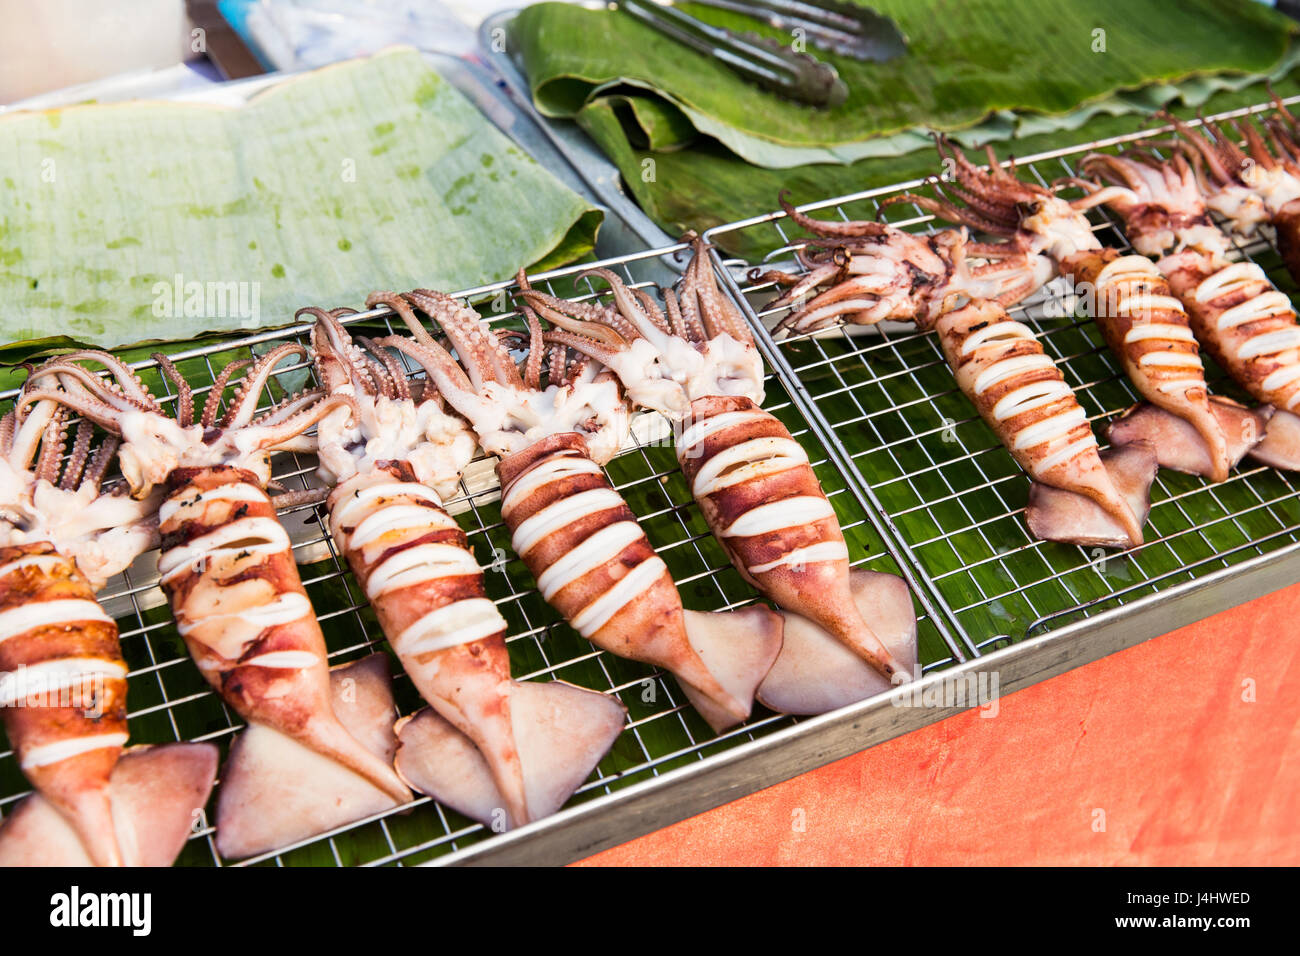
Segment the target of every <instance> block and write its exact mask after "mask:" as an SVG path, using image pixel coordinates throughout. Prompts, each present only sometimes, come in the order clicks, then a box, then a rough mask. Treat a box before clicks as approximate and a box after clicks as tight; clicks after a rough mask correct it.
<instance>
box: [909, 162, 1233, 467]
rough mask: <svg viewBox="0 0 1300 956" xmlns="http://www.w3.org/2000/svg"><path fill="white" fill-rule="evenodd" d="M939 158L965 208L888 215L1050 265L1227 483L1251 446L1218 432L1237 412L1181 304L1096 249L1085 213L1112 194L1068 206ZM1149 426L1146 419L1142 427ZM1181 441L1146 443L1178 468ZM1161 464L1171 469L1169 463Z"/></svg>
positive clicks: (925, 200) (1161, 285)
mask: <svg viewBox="0 0 1300 956" xmlns="http://www.w3.org/2000/svg"><path fill="white" fill-rule="evenodd" d="M940 152H941V153H942V154H943V155H944V157H945V158H946V159H948V160H951V161H952V162H953V164H954V166H955V169H956V174H955V178H956V185H955V187H953V188H952V189H951V191H952V192H953V194H954V196H956V197H958V198H961V199H965V201H966V203H965V205H960V204H958V203H957V202H955V201H953V200H952V199H951V198H949V197H948V196H947V195H946V193H945V191H944V189H943V188H942V187H939V186H936V190H937V191H938V192H939V193H940V197H941V198H938V199H936V198H934V197H929V196H916V195H913V194H910V193H905V194H902V195H900V196H894V197H891V198H890V199H889V200H888V201H887V202H886V205H888V204H892V203H897V202H914V203H916V204H917V205H919V206H920V207H921V208H923V209H926V210H929V211H930V212H933V213H935V214H936V215H938V216H941V217H942V218H945V219H948V220H949V221H952V222H960V223H964V224H966V225H969V226H972V227H973V228H977V229H981V230H984V231H986V232H990V233H993V234H995V235H1000V236H1006V237H1008V238H1010V239H1011V240H1012V242H1013V244H1014V245H1015V247H1016V248H1020V249H1023V250H1025V251H1027V252H1035V253H1043V254H1045V255H1047V256H1048V257H1049V258H1050V259H1051V261H1052V262H1053V263H1054V265H1055V267H1056V269H1057V271H1058V272H1059V273H1060V274H1061V275H1063V276H1066V277H1067V278H1069V279H1070V280H1071V281H1072V282H1073V283H1074V285H1075V288H1076V290H1077V291H1078V292H1080V293H1081V294H1082V296H1083V298H1084V305H1085V309H1086V310H1087V311H1088V313H1089V314H1091V315H1092V317H1093V320H1094V321H1095V322H1096V323H1097V326H1098V327H1099V328H1100V329H1101V332H1102V335H1103V336H1104V338H1105V339H1106V343H1107V345H1109V346H1110V349H1111V351H1112V352H1113V353H1114V354H1115V355H1116V356H1117V357H1118V358H1119V359H1120V361H1121V363H1122V364H1123V367H1124V371H1125V373H1126V374H1127V375H1128V378H1129V381H1131V382H1132V383H1133V385H1134V387H1135V388H1136V389H1137V390H1138V393H1139V394H1140V395H1141V396H1142V397H1143V398H1144V399H1145V400H1146V401H1147V402H1148V403H1149V404H1150V405H1152V406H1154V407H1156V408H1158V409H1161V410H1163V411H1165V412H1168V413H1169V415H1171V416H1174V417H1177V418H1179V419H1181V420H1182V421H1184V422H1186V423H1187V424H1188V425H1190V426H1191V428H1192V429H1193V430H1194V432H1195V434H1196V435H1197V436H1198V437H1199V443H1200V444H1201V445H1202V446H1203V447H1202V448H1201V449H1196V451H1199V452H1203V455H1204V458H1205V459H1206V460H1207V461H1208V464H1209V467H1208V468H1207V470H1206V477H1208V478H1209V479H1210V480H1212V481H1223V480H1224V479H1226V478H1227V476H1228V470H1229V468H1231V467H1232V466H1233V465H1235V464H1236V463H1237V461H1239V460H1240V458H1241V457H1242V455H1244V454H1245V452H1246V451H1247V450H1249V445H1245V447H1242V445H1243V443H1241V442H1239V441H1234V440H1233V436H1232V435H1230V434H1229V432H1230V431H1232V430H1233V428H1229V429H1228V430H1227V431H1225V428H1224V419H1225V418H1226V417H1232V416H1233V409H1234V408H1235V406H1232V405H1231V403H1228V404H1226V405H1225V404H1218V405H1216V404H1215V403H1212V402H1211V400H1210V392H1209V388H1208V386H1207V385H1206V383H1205V369H1204V366H1203V365H1202V362H1201V358H1200V353H1199V349H1198V347H1197V342H1196V336H1195V335H1194V334H1193V330H1192V327H1191V325H1190V323H1189V320H1188V316H1187V311H1186V309H1185V308H1184V307H1183V303H1182V302H1181V301H1180V300H1179V299H1178V298H1177V297H1176V296H1175V295H1174V293H1173V290H1172V289H1171V288H1170V285H1169V282H1168V280H1166V279H1165V277H1164V276H1163V275H1161V273H1160V271H1159V270H1158V269H1157V268H1156V267H1155V266H1154V265H1153V264H1152V263H1151V262H1150V261H1149V260H1147V259H1145V257H1143V256H1124V255H1120V254H1119V253H1118V252H1116V251H1115V250H1113V249H1104V248H1102V245H1101V243H1100V241H1098V239H1097V237H1096V236H1095V235H1094V234H1093V231H1092V226H1091V225H1090V224H1089V222H1088V219H1087V217H1086V216H1085V215H1084V210H1085V209H1088V208H1091V207H1092V206H1094V205H1097V204H1099V203H1102V202H1106V201H1107V200H1108V199H1110V198H1111V197H1112V196H1113V195H1114V194H1113V193H1112V192H1110V191H1107V190H1101V191H1097V192H1094V193H1092V194H1091V195H1088V196H1085V197H1083V198H1082V199H1076V200H1073V201H1069V200H1066V199H1062V198H1061V197H1059V196H1057V195H1056V194H1055V193H1053V192H1052V191H1051V190H1050V189H1045V188H1043V187H1041V186H1038V185H1035V184H1031V183H1026V182H1022V181H1021V180H1020V179H1019V178H1017V177H1016V176H1015V175H1014V174H1013V173H1012V172H1009V171H1007V170H1005V169H1003V168H1002V167H1001V166H1000V165H998V163H997V161H996V157H994V156H993V154H992V152H991V151H990V153H989V168H988V170H982V169H980V168H979V167H977V166H975V165H974V164H973V163H971V162H970V161H969V160H968V159H967V158H966V157H965V156H964V155H963V154H962V152H961V150H959V149H957V148H956V147H955V146H952V145H951V144H949V143H947V141H946V140H940ZM1155 228H1159V227H1158V226H1157V227H1155ZM1236 411H1237V412H1239V413H1240V414H1238V415H1237V416H1236V418H1237V419H1240V417H1241V416H1242V415H1246V414H1248V413H1246V412H1245V411H1244V410H1242V409H1236ZM1148 420H1153V419H1152V418H1150V417H1148V418H1144V419H1142V421H1148ZM1232 424H1233V426H1235V425H1236V424H1237V421H1233V423H1232ZM1238 431H1239V430H1238ZM1184 434H1186V431H1185V430H1180V429H1174V428H1169V429H1163V430H1161V431H1159V432H1156V433H1152V434H1148V435H1147V437H1148V438H1149V439H1151V440H1152V441H1153V442H1154V443H1155V444H1156V447H1157V451H1159V452H1161V453H1163V452H1164V450H1165V449H1167V448H1168V449H1171V452H1170V454H1171V455H1176V456H1178V457H1179V459H1180V460H1182V459H1185V458H1186V457H1187V456H1188V454H1189V451H1188V449H1186V448H1183V447H1179V448H1177V449H1174V448H1173V446H1172V444H1171V443H1170V439H1172V438H1174V437H1177V436H1182V435H1184ZM1230 445H1231V446H1233V450H1232V451H1230V448H1229V446H1230ZM1165 460H1166V461H1169V460H1170V458H1169V456H1166V459H1165Z"/></svg>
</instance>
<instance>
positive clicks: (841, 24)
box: [618, 0, 907, 107]
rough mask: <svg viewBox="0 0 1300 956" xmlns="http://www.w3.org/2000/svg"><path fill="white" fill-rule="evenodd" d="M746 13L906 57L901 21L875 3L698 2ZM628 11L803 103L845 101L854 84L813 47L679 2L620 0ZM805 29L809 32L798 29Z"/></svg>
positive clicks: (828, 40)
mask: <svg viewBox="0 0 1300 956" xmlns="http://www.w3.org/2000/svg"><path fill="white" fill-rule="evenodd" d="M696 2H699V3H702V4H704V5H705V6H710V7H717V8H718V9H720V10H729V11H732V12H736V13H743V14H745V15H747V16H750V17H754V18H755V19H757V20H761V21H763V22H765V23H767V24H768V25H769V26H772V27H774V28H775V29H778V30H789V31H790V32H791V33H792V34H794V35H795V36H799V35H802V36H803V37H805V38H806V39H807V40H808V41H809V42H811V43H812V44H814V45H816V46H819V47H823V48H825V49H827V50H830V51H832V52H834V53H838V54H840V55H841V56H848V57H852V58H854V59H857V60H874V61H877V62H883V61H885V60H891V59H893V58H894V57H896V56H898V55H900V54H901V53H902V52H903V50H904V49H905V48H906V45H907V39H906V38H905V37H904V36H903V34H902V32H901V31H900V30H899V29H898V25H897V24H895V23H894V21H893V20H891V19H889V18H888V17H885V16H882V15H880V14H878V13H876V12H875V11H874V10H871V9H869V8H868V7H860V6H857V5H856V4H853V3H846V2H841V0H817V2H816V3H813V2H811V0H696ZM618 6H620V7H621V8H622V9H623V10H624V11H625V12H626V13H628V14H630V15H632V16H634V17H636V18H637V19H638V20H640V21H642V22H643V23H647V24H649V25H650V26H652V27H654V28H655V29H657V30H659V31H660V32H662V33H664V34H666V35H668V36H670V37H672V38H673V39H674V40H677V41H678V42H680V43H684V44H686V45H687V46H689V47H691V48H692V49H695V50H698V51H700V52H701V53H704V54H707V55H708V56H712V57H714V58H716V59H718V60H721V61H722V62H723V63H725V64H726V65H727V66H728V67H730V68H731V69H732V70H734V71H735V72H737V73H739V74H740V75H741V76H744V77H745V78H746V79H749V80H752V81H753V82H755V83H757V84H759V85H760V86H762V87H763V88H764V89H767V90H771V91H772V92H774V93H777V94H779V95H781V96H785V97H787V98H789V99H792V100H797V101H798V102H800V103H807V104H809V105H812V106H817V107H832V106H839V105H840V104H841V103H843V102H844V100H845V98H846V97H847V96H848V93H849V89H848V87H847V86H846V85H845V83H844V81H843V80H842V79H841V78H840V75H839V72H838V71H837V70H836V69H835V67H833V66H831V65H830V64H829V63H825V62H823V61H821V60H819V59H817V58H816V57H814V56H813V55H812V54H810V53H805V52H795V49H794V47H793V45H784V44H781V43H778V42H777V41H775V40H772V39H770V38H767V37H762V36H758V35H757V34H753V33H744V34H739V33H735V32H733V31H731V30H727V29H724V28H722V27H715V26H712V25H710V24H707V23H704V22H702V21H700V20H697V19H696V18H695V17H692V16H690V15H689V14H686V13H683V12H682V11H681V10H678V9H677V8H676V7H674V6H673V5H672V0H619V3H618ZM796 31H802V34H800V33H798V32H796Z"/></svg>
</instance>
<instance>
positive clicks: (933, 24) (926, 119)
mask: <svg viewBox="0 0 1300 956" xmlns="http://www.w3.org/2000/svg"><path fill="white" fill-rule="evenodd" d="M871 5H872V6H873V7H875V8H876V9H878V10H879V11H880V12H882V13H885V14H888V15H889V16H891V17H893V18H894V19H895V20H896V21H897V22H898V24H899V25H900V26H901V27H902V28H903V30H904V32H905V33H906V34H907V35H908V36H909V38H910V43H909V48H908V51H907V53H906V54H905V55H904V56H902V57H899V58H897V59H895V60H892V61H890V62H888V63H861V62H858V61H855V60H852V59H847V58H843V57H839V56H836V55H834V54H831V53H827V52H825V51H822V50H816V49H814V50H813V51H812V52H814V53H816V55H817V56H819V57H823V58H825V59H827V60H828V61H830V62H831V63H833V64H834V65H835V67H836V68H837V69H838V70H839V71H840V74H841V76H842V77H843V78H844V79H845V81H846V82H847V83H848V86H849V89H850V94H849V98H848V100H847V101H846V102H845V103H844V104H843V105H842V106H840V107H837V108H835V109H830V110H815V109H811V108H809V107H807V106H804V105H801V104H798V103H794V102H790V101H787V100H783V99H781V98H779V97H777V96H774V95H772V94H770V93H766V92H764V91H762V90H760V89H759V88H757V87H755V86H753V85H752V84H750V83H748V82H746V81H745V80H744V79H742V78H741V77H739V76H738V75H737V74H735V73H734V72H732V71H731V70H729V69H727V68H726V67H724V66H722V65H721V64H720V63H718V62H717V61H715V60H713V59H711V58H709V57H706V56H704V55H702V54H699V53H696V52H694V51H692V50H689V49H687V48H685V47H683V46H681V45H679V44H677V43H674V42H673V41H672V40H670V39H668V38H667V37H665V36H663V35H662V34H659V33H658V32H656V31H655V30H654V29H652V28H650V27H648V26H646V25H644V24H641V23H640V22H638V21H636V20H634V19H633V18H631V17H629V16H627V15H625V14H622V13H620V12H618V11H615V10H592V9H584V8H581V7H575V6H572V5H569V4H561V3H543V4H538V5H536V6H533V7H529V8H527V9H526V10H524V11H522V12H521V13H520V15H519V17H518V19H517V20H516V21H515V26H514V28H513V36H514V37H515V42H517V43H518V44H519V53H520V56H521V58H522V61H523V64H524V67H525V70H526V72H527V74H528V77H529V81H530V85H531V88H532V91H533V96H534V99H535V101H536V104H537V106H538V108H539V109H540V110H541V111H542V112H543V113H546V114H548V115H552V116H564V117H573V116H576V115H577V114H578V113H579V112H580V111H581V110H582V109H583V108H584V107H585V106H587V105H589V104H590V103H591V102H592V101H593V100H594V99H596V98H598V97H600V96H602V95H603V94H605V93H606V92H608V91H611V90H616V89H617V90H620V91H623V90H627V89H633V90H634V91H636V92H640V93H646V92H650V93H657V94H659V95H661V96H662V97H664V98H665V99H667V100H668V101H669V102H670V103H671V104H672V105H673V106H675V107H676V108H677V109H679V110H680V111H681V112H682V113H683V114H684V115H685V116H686V117H687V118H688V119H689V120H690V122H691V123H692V124H693V125H694V126H695V127H696V129H697V130H698V131H699V132H701V133H704V134H707V135H709V136H712V137H713V138H715V139H717V140H718V141H719V142H722V143H724V144H725V145H726V146H728V147H729V148H730V149H731V150H732V151H733V152H735V153H737V154H738V155H739V156H741V157H743V158H744V159H747V160H748V161H750V162H752V163H755V164H758V165H763V166H785V167H789V166H797V165H802V164H805V163H810V162H852V161H855V160H857V159H860V158H864V157H866V156H873V155H874V156H878V155H899V154H902V153H906V152H910V151H912V150H915V149H917V148H918V147H919V146H921V145H922V144H923V140H922V139H921V137H922V136H923V135H924V134H923V132H921V131H919V130H918V128H920V127H926V128H932V129H939V130H945V131H954V130H960V129H965V128H968V127H970V126H973V125H975V124H977V123H980V122H982V121H983V122H992V123H995V124H997V127H998V128H999V129H1000V130H1001V135H1000V136H998V137H997V138H1005V137H1006V136H1008V135H1011V134H1012V133H1013V132H1015V129H1016V126H1017V125H1018V123H1019V122H1020V114H1023V113H1038V114H1042V116H1041V117H1039V122H1040V124H1041V123H1043V122H1046V123H1047V124H1048V125H1049V126H1051V127H1053V128H1056V127H1059V126H1067V125H1073V126H1075V127H1078V126H1080V125H1082V123H1084V122H1086V121H1087V120H1088V119H1089V118H1090V117H1091V115H1092V114H1093V112H1095V111H1096V110H1098V109H1100V110H1103V111H1105V112H1120V111H1123V112H1128V111H1131V110H1133V109H1139V108H1142V106H1143V97H1142V96H1139V97H1138V100H1137V102H1129V101H1128V99H1127V98H1126V97H1123V96H1120V95H1119V94H1121V93H1122V92H1123V91H1131V90H1136V89H1138V88H1140V87H1146V86H1150V85H1152V84H1168V83H1172V82H1174V81H1180V80H1184V79H1186V78H1188V77H1190V76H1194V75H1205V74H1217V73H1224V72H1230V73H1238V74H1260V73H1267V72H1269V71H1271V70H1272V69H1273V68H1275V67H1276V66H1277V65H1278V63H1279V61H1280V60H1281V59H1282V58H1283V56H1284V55H1285V54H1286V52H1287V50H1288V43H1289V37H1290V35H1291V34H1292V33H1293V32H1294V30H1295V25H1294V24H1292V23H1291V22H1290V21H1289V20H1286V19H1285V18H1283V17H1281V16H1279V15H1277V14H1276V13H1274V12H1273V11H1271V10H1268V9H1266V8H1264V7H1262V6H1260V5H1259V4H1253V3H1235V4H1225V3H1221V2H1219V0H1191V2H1187V3H1182V4H1178V5H1177V8H1172V7H1171V6H1170V5H1169V4H1168V3H1160V2H1158V0H1091V2H1089V3H1086V4H1084V3H1078V2H1076V0H925V2H920V0H873V2H872V4H871ZM683 6H684V7H685V8H686V9H687V10H688V11H689V12H690V13H691V14H693V15H695V16H698V17H699V18H700V19H702V20H706V21H708V22H710V23H714V24H717V25H721V26H726V27H730V28H732V29H736V30H741V31H744V30H749V31H752V32H757V33H761V34H764V35H766V36H771V37H774V38H776V39H779V40H781V41H782V42H786V43H789V42H790V39H791V38H790V37H789V36H788V35H784V34H781V33H779V32H777V31H774V30H771V29H770V28H767V27H766V26H764V25H762V24H760V23H759V22H758V21H756V20H754V19H751V18H748V17H745V16H743V15H739V14H734V13H729V12H726V11H720V10H715V9H712V8H707V7H701V6H698V5H691V4H683ZM1166 98H1167V97H1166ZM1147 108H1149V103H1148V104H1147ZM1058 117H1059V119H1058ZM1031 131H1032V132H1043V131H1046V130H1045V129H1042V128H1037V129H1034V130H1031ZM984 138H985V139H988V138H993V137H990V136H986V137H984Z"/></svg>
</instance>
